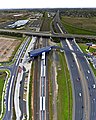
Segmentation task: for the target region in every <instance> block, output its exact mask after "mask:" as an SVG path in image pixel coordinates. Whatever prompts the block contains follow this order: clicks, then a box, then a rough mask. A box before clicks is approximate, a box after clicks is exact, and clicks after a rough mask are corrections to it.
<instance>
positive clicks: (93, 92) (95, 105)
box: [69, 40, 96, 120]
mask: <svg viewBox="0 0 96 120" xmlns="http://www.w3.org/2000/svg"><path fill="white" fill-rule="evenodd" d="M69 41H70V44H72V47H73V49H74V51H79V52H80V53H81V50H80V49H79V48H78V46H77V44H76V42H75V40H74V41H73V42H72V41H71V40H69ZM78 60H79V61H80V64H81V66H82V70H83V72H84V75H85V78H86V81H87V84H88V89H89V94H90V107H91V108H90V120H96V88H95V89H94V88H93V87H92V85H93V84H95V85H96V78H95V76H94V74H93V72H92V70H91V69H90V66H89V64H88V61H87V60H86V58H85V57H83V56H82V57H81V56H78ZM89 71H90V72H89Z"/></svg>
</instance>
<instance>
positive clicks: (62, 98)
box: [57, 53, 73, 120]
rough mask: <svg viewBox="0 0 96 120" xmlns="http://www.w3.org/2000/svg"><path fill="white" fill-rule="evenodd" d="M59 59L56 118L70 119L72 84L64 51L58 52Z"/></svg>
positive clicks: (60, 119) (59, 119)
mask: <svg viewBox="0 0 96 120" xmlns="http://www.w3.org/2000/svg"><path fill="white" fill-rule="evenodd" d="M59 60H60V68H61V70H57V83H58V97H57V114H58V115H57V116H58V117H57V119H58V120H72V106H73V99H72V86H71V80H70V74H69V71H68V68H67V64H66V60H65V57H64V53H59Z"/></svg>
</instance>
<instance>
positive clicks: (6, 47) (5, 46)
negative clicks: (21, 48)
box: [0, 37, 20, 62]
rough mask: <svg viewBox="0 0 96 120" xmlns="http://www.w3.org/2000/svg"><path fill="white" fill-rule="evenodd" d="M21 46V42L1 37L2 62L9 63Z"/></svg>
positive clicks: (0, 54) (0, 51) (0, 59)
mask: <svg viewBox="0 0 96 120" xmlns="http://www.w3.org/2000/svg"><path fill="white" fill-rule="evenodd" d="M19 44H20V40H16V39H13V38H5V37H0V62H6V61H8V60H9V58H10V57H11V56H12V53H13V51H14V50H15V48H16V47H17V46H18V45H19Z"/></svg>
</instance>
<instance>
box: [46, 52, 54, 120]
mask: <svg viewBox="0 0 96 120" xmlns="http://www.w3.org/2000/svg"><path fill="white" fill-rule="evenodd" d="M49 58H51V56H50V54H49V57H48V68H47V69H48V71H49V72H48V74H49V75H48V80H49V120H53V104H52V103H53V96H52V80H51V76H50V75H51V67H52V60H51V59H49Z"/></svg>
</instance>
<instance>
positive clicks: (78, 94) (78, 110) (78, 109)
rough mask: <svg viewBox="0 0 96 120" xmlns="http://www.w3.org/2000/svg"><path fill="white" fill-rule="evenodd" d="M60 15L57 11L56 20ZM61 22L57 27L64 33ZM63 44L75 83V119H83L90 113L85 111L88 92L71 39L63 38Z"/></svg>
mask: <svg viewBox="0 0 96 120" xmlns="http://www.w3.org/2000/svg"><path fill="white" fill-rule="evenodd" d="M58 17H59V14H58V13H57V15H56V16H55V18H56V20H58V19H59V18H58ZM57 18H58V19H57ZM59 22H60V21H59V20H58V23H57V22H55V28H56V30H57V31H58V32H61V33H64V32H65V31H64V30H63V29H62V27H61V24H60V25H59ZM71 40H72V39H71ZM61 44H62V46H63V48H66V51H65V56H66V60H67V64H68V68H69V71H70V75H71V80H72V85H73V120H81V119H83V118H84V114H85V112H86V114H87V115H88V114H89V113H88V111H85V110H86V109H85V108H86V104H85V103H86V99H85V95H86V93H84V87H83V86H82V82H81V78H82V75H81V72H80V67H79V63H78V60H77V57H76V54H75V53H71V50H73V49H72V46H71V44H70V43H69V40H68V39H61ZM69 51H70V52H69ZM86 96H87V95H86ZM85 119H86V118H85ZM88 120H89V118H88Z"/></svg>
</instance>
